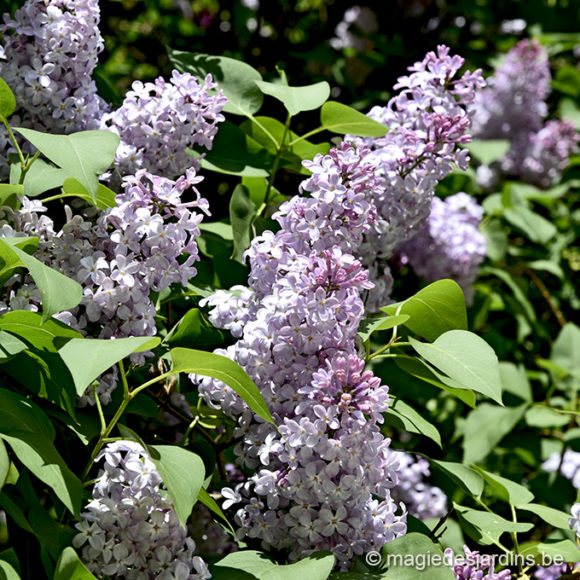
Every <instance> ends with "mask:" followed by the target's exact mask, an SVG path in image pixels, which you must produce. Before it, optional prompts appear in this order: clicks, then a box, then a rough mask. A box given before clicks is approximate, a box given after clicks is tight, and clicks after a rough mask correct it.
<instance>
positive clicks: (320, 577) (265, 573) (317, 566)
mask: <svg viewBox="0 0 580 580" xmlns="http://www.w3.org/2000/svg"><path fill="white" fill-rule="evenodd" d="M216 566H220V567H225V568H235V569H236V570H242V571H244V572H247V573H248V574H252V575H253V576H254V578H257V579H258V580H296V578H300V577H301V578H308V580H327V578H328V576H329V575H330V572H331V570H332V568H333V566H334V556H333V555H332V554H329V553H328V552H315V553H314V554H312V555H310V556H308V557H307V558H304V560H300V561H299V562H296V563H294V564H287V565H286V566H281V565H279V564H276V563H275V562H272V560H270V558H269V556H267V555H266V554H262V553H261V552H256V551H254V550H242V551H240V552H233V553H232V554H228V555H227V556H226V557H225V558H222V559H221V560H220V561H219V562H217V563H216Z"/></svg>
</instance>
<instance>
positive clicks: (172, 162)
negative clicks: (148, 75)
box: [102, 70, 227, 179]
mask: <svg viewBox="0 0 580 580" xmlns="http://www.w3.org/2000/svg"><path fill="white" fill-rule="evenodd" d="M216 86H217V85H216V84H215V83H214V82H213V81H212V78H211V75H208V76H207V77H206V78H205V80H204V82H203V83H199V82H198V80H197V79H196V78H195V77H194V76H192V75H190V74H188V73H185V74H180V73H178V72H177V71H175V70H174V71H173V74H172V76H171V79H170V80H169V82H167V81H165V80H164V79H163V78H161V77H159V78H158V79H157V80H156V81H155V82H154V83H142V82H141V81H135V82H134V83H133V85H132V90H131V91H129V92H128V93H127V96H126V97H125V100H124V101H123V104H122V106H121V107H120V108H119V109H117V110H116V111H114V112H112V113H110V114H108V115H105V117H103V119H102V128H104V129H110V130H111V131H114V132H115V133H117V134H118V135H119V137H120V138H121V145H120V146H119V149H118V150H117V157H116V161H115V163H116V165H117V167H118V169H119V170H120V171H121V173H123V174H124V175H129V174H135V173H136V172H137V171H138V170H142V169H146V170H147V171H148V172H150V173H152V174H155V175H161V176H164V177H168V178H171V179H174V178H175V177H177V176H179V175H182V174H183V173H185V171H186V169H188V168H190V167H193V168H195V169H196V170H199V168H200V162H199V160H198V159H196V158H195V157H194V156H192V155H189V154H188V152H187V149H188V148H193V147H195V146H196V145H199V146H202V147H205V148H206V149H211V147H212V143H213V139H214V137H215V135H216V133H217V131H218V123H220V122H221V121H223V120H224V119H225V117H224V116H223V115H222V114H221V110H222V109H223V107H224V105H225V104H226V102H227V99H226V98H225V97H224V96H223V95H222V93H221V92H219V93H218V94H217V95H212V94H210V91H211V89H214V88H215V87H216Z"/></svg>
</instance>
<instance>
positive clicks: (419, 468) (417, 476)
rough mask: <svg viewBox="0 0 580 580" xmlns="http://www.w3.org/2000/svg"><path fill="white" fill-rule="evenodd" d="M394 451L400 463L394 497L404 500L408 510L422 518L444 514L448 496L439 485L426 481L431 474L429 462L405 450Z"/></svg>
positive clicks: (393, 492)
mask: <svg viewBox="0 0 580 580" xmlns="http://www.w3.org/2000/svg"><path fill="white" fill-rule="evenodd" d="M392 453H393V455H395V456H396V458H397V462H398V463H399V468H398V470H397V485H396V486H395V487H393V489H392V490H391V495H392V496H393V498H394V499H395V500H396V501H397V502H403V503H404V504H405V505H406V506H407V510H408V512H409V513H410V514H411V515H412V516H415V517H416V518H418V519H420V520H428V519H430V518H440V517H442V516H444V515H445V513H446V512H447V496H446V495H445V493H444V492H443V491H442V490H441V489H439V488H438V487H435V486H433V485H430V484H428V483H425V481H424V480H425V479H427V478H428V477H429V476H430V475H431V472H430V470H429V462H428V461H427V460H426V459H423V458H422V457H418V456H414V455H411V454H409V453H405V452H403V451H393V452H392Z"/></svg>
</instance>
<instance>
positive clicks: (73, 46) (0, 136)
mask: <svg viewBox="0 0 580 580" xmlns="http://www.w3.org/2000/svg"><path fill="white" fill-rule="evenodd" d="M99 18H100V12H99V3H98V0H27V1H26V2H25V4H24V6H22V8H20V9H18V10H17V11H16V13H15V14H14V18H11V17H10V16H9V15H8V14H6V15H4V22H3V24H0V37H2V36H3V37H4V40H3V42H4V46H3V47H1V46H0V48H3V51H2V50H0V53H1V52H4V56H5V58H6V60H2V59H1V58H0V77H2V78H3V79H4V80H5V81H6V83H8V86H10V88H11V89H12V91H13V92H14V94H15V96H16V101H17V103H18V107H19V109H20V111H21V112H22V119H21V120H20V122H19V121H18V120H17V119H13V120H12V123H13V124H20V125H22V126H28V127H32V128H35V129H46V130H49V131H54V132H55V133H72V132H74V131H81V130H84V129H96V128H98V125H99V121H100V118H101V117H102V115H103V113H104V112H105V110H106V105H105V102H104V101H103V100H102V99H101V98H100V97H99V96H98V95H97V87H96V84H95V82H94V81H93V79H92V74H93V71H94V69H95V67H96V66H97V58H98V54H99V52H101V51H102V50H103V39H102V37H101V34H100V32H99V29H98V23H99ZM6 145H7V141H6V134H5V131H4V128H3V127H2V130H1V131H0V147H2V149H0V152H2V151H6Z"/></svg>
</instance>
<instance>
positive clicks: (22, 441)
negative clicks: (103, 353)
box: [0, 389, 82, 516]
mask: <svg viewBox="0 0 580 580" xmlns="http://www.w3.org/2000/svg"><path fill="white" fill-rule="evenodd" d="M0 437H2V439H4V441H5V442H6V443H8V445H10V447H11V448H12V450H13V451H14V454H15V455H16V457H18V459H19V460H20V461H21V462H22V463H23V464H24V465H25V466H26V467H27V468H28V469H29V470H30V471H31V472H32V473H33V474H34V475H36V477H38V479H40V480H41V481H43V482H44V483H46V484H47V485H48V486H49V487H51V488H52V489H53V490H54V492H55V493H56V495H57V496H58V498H59V499H60V500H61V501H62V502H63V504H64V505H65V506H66V507H67V508H68V509H69V510H70V511H71V513H72V514H73V515H75V516H79V514H80V507H81V496H82V483H81V481H80V480H79V479H78V477H77V476H76V475H74V473H72V472H71V471H70V469H69V468H68V467H67V465H66V463H65V462H64V460H63V459H62V457H61V456H60V455H59V454H58V452H57V450H56V448H55V447H54V445H53V443H52V441H53V440H54V428H53V426H52V424H51V422H50V421H49V419H48V417H47V416H46V415H45V414H44V413H43V412H42V411H41V410H40V408H39V407H37V406H36V405H35V404H34V403H32V402H31V401H29V400H28V399H25V398H24V397H21V396H20V395H17V394H16V393H13V392H11V391H8V390H6V389H0Z"/></svg>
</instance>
